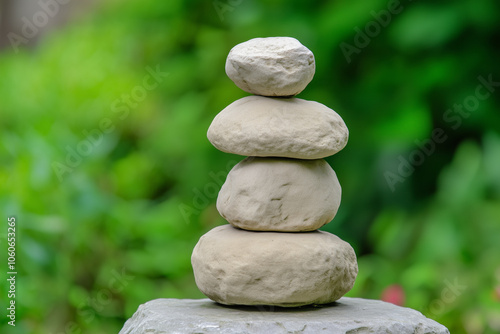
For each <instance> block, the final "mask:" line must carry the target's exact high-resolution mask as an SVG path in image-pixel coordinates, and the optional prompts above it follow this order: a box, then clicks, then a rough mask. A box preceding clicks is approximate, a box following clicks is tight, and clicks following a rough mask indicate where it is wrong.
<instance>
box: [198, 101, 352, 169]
mask: <svg viewBox="0 0 500 334" xmlns="http://www.w3.org/2000/svg"><path fill="white" fill-rule="evenodd" d="M207 137H208V140H209V141H210V142H211V143H212V144H213V145H214V146H215V147H216V148H217V149H219V150H221V151H223V152H226V153H233V154H239V155H245V156H260V157H273V156H274V157H287V158H296V159H320V158H325V157H327V156H330V155H333V154H335V153H337V152H338V151H340V150H341V149H343V148H344V146H345V145H346V144H347V139H348V137H349V130H348V129H347V126H346V125H345V123H344V121H343V120H342V118H341V117H340V116H339V115H338V114H337V113H336V112H335V111H333V110H332V109H330V108H328V107H326V106H325V105H323V104H321V103H318V102H314V101H306V100H302V99H298V98H271V97H263V96H247V97H244V98H241V99H239V100H236V101H235V102H233V103H231V104H230V105H229V106H227V107H226V108H224V110H222V111H221V112H220V113H219V114H217V116H215V118H214V120H213V121H212V124H211V125H210V127H209V129H208V133H207Z"/></svg>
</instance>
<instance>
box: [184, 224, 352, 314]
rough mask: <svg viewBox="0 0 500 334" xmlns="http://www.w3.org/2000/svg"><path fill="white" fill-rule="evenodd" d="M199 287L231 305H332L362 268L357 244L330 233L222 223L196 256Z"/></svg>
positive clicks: (206, 237) (204, 239) (207, 236)
mask: <svg viewBox="0 0 500 334" xmlns="http://www.w3.org/2000/svg"><path fill="white" fill-rule="evenodd" d="M191 263H192V265H193V271H194V276H195V280H196V284H197V285H198V288H199V289H200V290H201V291H202V292H203V293H204V294H205V295H206V296H207V297H209V298H210V299H212V300H214V301H216V302H219V303H221V304H227V305H232V304H236V305H276V306H285V307H293V306H301V305H308V304H326V303H331V302H333V301H335V300H337V299H339V298H340V297H342V296H343V295H344V294H345V293H347V292H348V291H349V290H350V289H351V288H352V286H353V285H354V281H355V279H356V275H357V273H358V266H357V262H356V255H355V253H354V250H353V249H352V247H351V246H350V245H349V244H348V243H347V242H345V241H343V240H341V239H340V238H339V237H337V236H335V235H333V234H331V233H328V232H324V231H313V232H302V233H280V232H250V231H244V230H240V229H237V228H234V227H232V226H231V225H223V226H218V227H216V228H214V229H212V230H211V231H209V232H208V233H206V234H205V235H203V236H202V237H201V238H200V240H199V241H198V244H197V245H196V246H195V248H194V250H193V255H192V257H191Z"/></svg>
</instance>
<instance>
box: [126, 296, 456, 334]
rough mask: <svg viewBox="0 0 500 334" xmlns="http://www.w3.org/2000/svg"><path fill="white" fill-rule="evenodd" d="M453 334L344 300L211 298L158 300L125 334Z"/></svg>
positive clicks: (417, 316)
mask: <svg viewBox="0 0 500 334" xmlns="http://www.w3.org/2000/svg"><path fill="white" fill-rule="evenodd" d="M144 333H148V334H163V333H170V334H214V333H220V334H255V333H258V334H262V333H270V334H290V333H303V334H318V333H325V334H326V333H328V334H355V333H357V334H417V333H418V334H449V333H450V332H449V331H448V330H447V329H446V327H444V326H442V325H440V324H439V323H437V322H435V321H434V320H431V319H428V318H426V317H424V316H423V315H422V314H421V313H420V312H417V311H415V310H412V309H409V308H405V307H400V306H396V305H393V304H389V303H385V302H382V301H378V300H370V299H360V298H348V297H343V298H341V299H339V300H338V302H336V303H333V304H329V305H324V306H322V307H312V306H307V307H301V308H291V309H290V308H287V309H284V308H278V307H261V306H259V307H255V306H237V307H236V306H232V307H228V306H222V305H219V304H216V303H214V302H212V301H210V300H208V299H199V300H192V299H155V300H152V301H149V302H147V303H145V304H143V305H141V306H139V309H138V310H137V312H135V314H134V315H133V317H132V318H130V319H129V320H128V321H127V322H126V323H125V326H124V327H123V329H122V330H121V331H120V333H119V334H144Z"/></svg>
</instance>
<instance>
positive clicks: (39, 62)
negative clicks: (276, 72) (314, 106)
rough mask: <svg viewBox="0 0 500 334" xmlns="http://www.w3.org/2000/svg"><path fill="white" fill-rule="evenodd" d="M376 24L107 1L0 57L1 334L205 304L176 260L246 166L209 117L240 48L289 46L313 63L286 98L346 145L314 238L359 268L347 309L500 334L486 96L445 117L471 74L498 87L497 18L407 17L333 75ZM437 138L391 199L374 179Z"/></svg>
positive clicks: (63, 329)
mask: <svg viewBox="0 0 500 334" xmlns="http://www.w3.org/2000/svg"><path fill="white" fill-rule="evenodd" d="M214 4H215V5H214ZM387 6H388V2H387V1H379V0H351V1H347V0H343V1H315V2H309V1H298V0H291V1H290V0H289V1H284V0H272V1H263V0H226V1H224V0H221V1H216V2H212V1H198V0H191V1H189V0H186V1H181V0H169V1H153V0H141V1H139V0H127V1H118V0H113V1H106V2H103V3H99V4H98V5H96V7H95V8H94V9H93V10H92V11H91V12H89V13H87V14H86V15H82V16H81V17H80V18H78V19H77V20H73V21H72V22H71V23H70V24H69V25H67V26H65V27H64V29H61V30H58V31H57V32H54V33H52V34H50V35H48V36H44V38H43V39H42V40H41V41H40V43H38V45H37V46H36V47H35V48H32V49H26V50H22V51H21V52H19V53H15V52H14V51H13V50H4V51H3V53H2V54H0V75H1V79H2V80H0V108H1V109H0V166H1V167H0V212H1V213H2V218H1V219H2V221H3V222H4V223H3V224H2V226H3V227H2V231H1V232H0V233H1V234H2V240H1V242H2V251H1V252H0V253H1V255H0V256H1V257H2V263H5V266H4V265H2V272H5V271H6V269H5V268H6V260H7V256H6V248H7V247H6V244H5V241H6V240H5V233H6V230H7V226H6V220H7V217H9V216H16V218H17V270H18V276H17V295H16V302H17V325H16V327H15V328H12V327H11V326H8V325H7V320H8V319H7V318H6V317H4V316H3V315H2V317H1V318H0V331H1V332H2V333H6V332H7V333H10V332H13V333H34V334H38V333H43V334H46V333H117V332H118V331H119V329H120V328H121V326H122V325H123V323H124V321H125V320H126V319H127V318H128V317H130V316H131V315H132V314H133V312H134V311H135V310H136V309H137V307H138V306H139V305H140V304H141V303H144V302H146V301H148V300H151V299H154V298H161V297H164V298H203V297H204V296H203V295H202V294H201V293H200V292H199V291H198V289H197V288H196V285H195V283H194V279H193V274H192V271H191V265H190V255H191V251H192V249H193V247H194V245H195V243H196V242H197V240H198V238H199V237H200V236H201V235H202V234H203V233H205V232H207V231H208V230H209V229H211V228H213V227H214V226H217V225H219V224H223V223H224V221H223V220H222V218H221V217H220V216H219V215H218V213H217V210H216V208H215V200H216V194H217V190H218V189H219V188H220V186H221V184H222V182H223V181H222V180H223V179H224V177H225V175H226V174H227V172H228V171H229V169H230V167H231V166H232V165H234V163H235V162H237V161H239V160H241V159H242V157H239V156H235V155H229V154H225V153H222V152H219V151H217V150H216V149H215V148H214V147H212V146H211V145H210V143H209V142H208V140H207V139H206V130H207V128H208V126H209V124H210V122H211V120H212V119H213V117H214V116H215V115H216V114H217V113H218V112H219V111H220V110H222V109H223V108H224V107H225V106H227V105H228V104H230V103H231V102H232V101H234V100H236V99H238V98H241V97H243V96H246V95H247V94H246V93H245V92H243V91H241V90H239V89H238V88H237V87H236V86H235V85H234V84H233V83H232V82H231V81H230V80H229V79H228V78H227V76H226V75H225V72H224V63H225V58H226V56H227V54H228V52H229V50H230V49H231V47H233V46H234V45H236V44H238V43H241V42H243V41H245V40H248V39H250V38H254V37H266V36H293V37H296V38H297V39H299V40H300V41H301V42H302V43H303V44H304V45H306V46H307V47H308V48H309V49H311V50H312V51H313V53H314V54H315V58H316V65H317V71H316V75H315V77H314V79H313V81H312V82H311V83H310V85H309V86H308V87H307V88H306V90H305V91H304V92H303V93H301V94H300V95H299V97H300V98H304V99H308V100H315V101H318V102H320V103H323V104H325V105H327V106H329V107H331V108H333V109H334V110H336V111H337V112H338V113H339V114H340V115H341V116H342V117H343V118H344V120H345V122H346V124H347V125H348V127H349V130H350V140H349V144H348V145H347V147H346V148H345V149H344V150H343V151H341V152H340V153H338V154H336V155H335V156H332V157H330V158H328V159H327V160H328V162H329V163H330V164H331V165H332V167H333V168H334V169H335V171H336V172H337V175H338V177H339V180H340V182H341V184H342V187H343V199H342V205H341V208H340V210H339V213H338V215H337V217H336V218H335V219H334V220H333V222H332V223H330V224H328V225H326V226H325V227H324V228H323V229H324V230H327V231H330V232H332V233H335V234H337V235H339V236H340V237H341V238H343V239H344V240H347V241H349V242H350V243H351V244H352V245H353V247H354V248H355V250H356V253H357V255H358V259H359V276H358V279H357V282H356V285H355V287H354V289H353V290H352V291H351V292H350V293H349V294H348V296H354V297H363V298H380V297H381V294H382V292H383V291H384V289H386V288H387V287H388V286H392V285H397V286H400V287H402V289H403V291H404V295H405V302H404V305H405V306H408V307H412V308H415V309H417V310H419V311H421V312H423V313H424V314H425V315H427V316H429V317H431V318H433V319H435V320H437V321H439V322H441V323H443V324H444V325H446V326H447V327H448V328H449V329H450V331H451V333H498V332H500V321H499V319H500V307H499V303H500V239H499V238H500V168H499V166H500V113H499V110H500V87H498V86H497V87H495V91H494V92H491V94H490V96H489V97H488V98H486V99H484V100H481V101H479V104H478V106H477V107H475V108H473V109H474V110H473V111H472V112H470V115H468V116H458V115H459V114H457V113H454V114H452V115H453V116H454V117H455V121H453V122H451V121H449V120H448V121H447V120H446V117H445V113H446V111H447V110H448V109H450V108H451V109H453V106H454V104H462V103H464V101H466V100H467V99H468V98H469V100H467V101H470V96H474V94H475V92H476V87H477V86H478V85H479V84H480V81H479V80H478V77H479V76H482V77H483V78H486V79H487V78H488V76H491V78H492V80H493V81H495V82H499V81H500V66H499V59H500V44H499V41H500V17H499V16H500V15H499V13H500V5H499V3H498V2H497V1H494V0H481V1H474V0H455V1H440V2H434V1H423V0H422V1H412V2H411V1H402V2H401V6H402V8H403V9H402V11H401V12H400V13H399V14H397V15H391V17H390V23H389V24H388V25H387V26H386V27H381V29H380V33H378V34H373V35H375V36H374V37H371V38H369V43H368V45H366V46H364V47H361V48H359V50H358V51H359V52H356V53H352V54H351V55H350V60H351V61H350V62H348V61H347V59H346V57H345V56H344V54H343V52H342V49H341V47H340V46H341V44H342V43H347V44H349V45H351V46H354V47H355V46H356V41H355V39H356V35H357V30H356V27H357V28H358V29H360V30H362V31H364V29H365V28H366V27H367V23H369V22H370V21H373V20H374V14H373V13H372V11H375V12H376V13H378V12H380V11H381V10H385V9H387ZM358 46H359V40H358ZM148 67H149V68H152V69H156V68H159V69H160V70H161V71H162V72H165V73H168V76H167V77H165V78H164V80H163V81H162V82H160V84H159V85H158V87H157V88H156V89H153V90H151V91H148V93H147V96H146V97H145V99H144V100H142V101H136V102H137V103H136V105H133V106H131V107H129V108H128V112H127V113H116V112H114V109H113V107H112V106H113V104H114V103H117V101H120V99H121V97H122V94H131V92H132V91H133V89H134V87H136V86H138V85H139V86H140V85H142V82H143V78H144V77H145V76H146V75H147V74H148V70H147V68H148ZM481 92H482V93H484V94H485V93H486V92H487V91H486V90H485V89H484V88H482V90H481ZM122 106H123V104H122ZM106 118H107V119H109V120H110V122H111V124H112V126H113V130H112V131H110V132H109V133H106V134H104V135H103V136H102V139H101V141H100V142H99V144H97V145H93V146H92V148H91V152H90V153H89V154H87V155H85V156H82V161H81V162H80V163H78V164H77V166H76V167H74V168H72V171H71V172H69V171H68V172H67V173H64V174H63V175H62V180H59V179H58V177H57V174H56V173H55V171H54V162H60V163H66V162H65V161H66V158H67V154H68V147H69V149H77V147H78V145H79V144H81V142H82V141H83V140H85V139H86V134H87V133H88V132H89V131H90V132H92V131H93V130H94V129H99V124H100V122H101V121H102V120H103V119H106ZM458 123H460V124H458ZM437 128H440V129H442V130H443V131H444V135H445V137H446V140H444V142H442V143H435V149H434V152H433V153H431V154H424V153H421V154H422V155H423V156H424V157H425V159H424V161H423V162H422V161H419V166H417V167H415V170H414V172H412V173H409V174H411V175H409V176H408V177H404V178H403V179H400V181H401V182H395V183H394V184H393V186H394V189H393V190H391V186H390V185H389V184H388V182H387V175H388V174H387V173H388V172H391V173H394V174H395V175H397V174H398V168H400V169H401V168H402V167H401V166H400V164H401V162H400V161H401V159H404V160H408V159H410V157H416V156H417V154H418V153H415V152H418V151H420V152H422V149H420V148H419V147H420V146H421V145H423V144H419V143H425V142H427V145H430V144H428V140H429V139H430V138H432V137H431V136H432V131H433V130H434V129H437ZM84 131H87V132H84ZM94 133H95V132H94ZM419 145H420V146H419ZM427 147H429V146H427ZM4 260H5V261H4ZM2 275H3V274H2ZM117 276H120V277H122V279H121V280H119V281H120V282H121V284H116V277H117ZM2 277H3V276H2ZM2 281H3V283H2V285H1V287H0V288H1V290H0V294H1V299H0V300H1V303H0V309H2V310H5V309H6V307H7V298H6V295H7V291H6V287H7V285H6V283H5V280H4V279H3V280H2ZM457 282H458V283H457ZM456 283H457V284H459V285H460V286H461V288H460V289H459V290H458V291H455V293H452V294H450V290H449V284H456ZM3 313H5V311H4V312H3Z"/></svg>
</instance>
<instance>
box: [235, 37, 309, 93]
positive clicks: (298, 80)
mask: <svg viewBox="0 0 500 334" xmlns="http://www.w3.org/2000/svg"><path fill="white" fill-rule="evenodd" d="M314 71H315V63H314V55H313V53H312V52H311V51H310V50H309V49H308V48H306V47H305V46H304V45H302V44H301V43H300V42H299V41H298V40H296V39H295V38H291V37H267V38H254V39H251V40H249V41H246V42H244V43H241V44H238V45H236V46H235V47H233V48H232V49H231V51H230V52H229V55H228V56H227V60H226V74H227V76H228V77H229V78H230V79H231V80H232V81H233V82H234V83H235V84H236V86H238V87H239V88H241V89H243V90H244V91H246V92H249V93H252V94H257V95H264V96H292V95H296V94H298V93H300V92H301V91H303V90H304V88H305V87H306V86H307V84H308V83H309V82H311V80H312V78H313V76H314Z"/></svg>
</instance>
